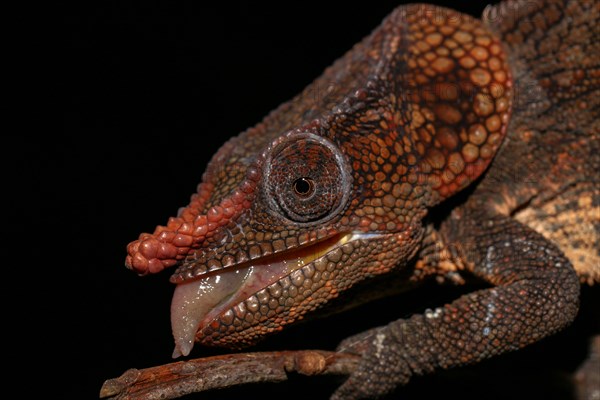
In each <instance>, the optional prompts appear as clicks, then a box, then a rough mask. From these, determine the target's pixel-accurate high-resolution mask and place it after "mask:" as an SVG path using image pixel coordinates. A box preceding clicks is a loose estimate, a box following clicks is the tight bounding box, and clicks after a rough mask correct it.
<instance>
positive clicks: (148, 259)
mask: <svg viewBox="0 0 600 400" xmlns="http://www.w3.org/2000/svg"><path fill="white" fill-rule="evenodd" d="M258 177H259V174H258V172H257V171H256V169H255V168H250V169H249V170H248V173H247V179H246V181H245V182H243V183H242V184H241V185H240V187H239V188H237V189H235V190H234V191H233V192H232V193H231V194H230V195H229V196H228V197H225V198H224V199H223V200H222V201H221V202H220V203H219V204H218V205H215V206H213V207H210V208H209V209H208V210H206V213H205V214H201V212H202V210H203V208H204V206H205V204H206V201H207V200H208V199H209V198H210V195H211V192H212V189H213V187H214V185H213V184H212V183H209V182H203V183H201V184H200V185H198V191H197V193H196V194H194V195H193V196H192V199H191V201H190V204H189V205H188V206H187V207H185V208H183V209H181V211H180V212H179V215H178V216H177V217H171V218H169V221H168V223H167V225H166V226H162V225H159V226H157V227H156V229H155V230H154V233H142V234H140V236H139V238H138V240H135V241H133V242H131V243H129V245H128V246H127V257H126V259H125V265H126V266H127V268H129V269H132V270H134V271H135V272H137V273H138V274H140V275H146V274H148V273H150V274H154V273H157V272H160V271H162V270H163V269H165V268H168V267H172V266H174V265H175V264H177V262H179V261H181V260H183V259H184V258H185V257H186V256H187V255H188V253H189V252H190V250H191V249H192V248H194V247H198V245H199V244H200V243H202V242H203V241H204V240H205V239H206V238H208V237H210V236H211V235H212V234H213V233H214V231H215V230H216V229H217V228H219V227H222V226H224V225H226V224H227V223H229V222H230V221H231V220H232V219H234V218H235V217H236V216H237V215H239V214H240V213H241V212H242V210H244V208H248V207H249V205H250V202H251V201H252V198H253V195H254V189H255V187H256V182H257V180H258Z"/></svg>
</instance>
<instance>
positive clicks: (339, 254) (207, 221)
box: [126, 129, 420, 357]
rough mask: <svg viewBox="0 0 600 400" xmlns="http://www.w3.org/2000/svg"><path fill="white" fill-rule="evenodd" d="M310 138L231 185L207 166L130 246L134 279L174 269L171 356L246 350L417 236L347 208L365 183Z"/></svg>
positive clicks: (283, 142)
mask: <svg viewBox="0 0 600 400" xmlns="http://www.w3.org/2000/svg"><path fill="white" fill-rule="evenodd" d="M316 131H319V129H313V132H308V131H291V132H289V133H287V134H285V135H282V136H281V137H279V138H277V139H275V140H274V141H272V142H271V143H270V144H268V145H267V146H266V148H265V149H264V150H263V151H262V152H260V153H259V154H258V156H257V158H256V159H255V160H254V162H252V163H251V165H249V166H248V167H247V168H246V169H245V177H244V179H242V180H241V181H240V182H239V183H238V184H237V185H235V186H230V182H229V181H227V180H223V181H218V182H217V181H213V180H216V177H218V176H221V174H220V173H216V172H215V171H216V170H217V169H218V168H217V169H215V168H210V167H209V169H208V170H209V171H210V173H208V174H206V175H205V177H204V183H202V184H201V185H200V187H199V193H198V194H196V195H195V196H194V197H193V198H192V202H191V204H190V205H189V206H188V207H186V208H185V209H183V210H182V211H180V215H179V216H178V217H177V218H171V220H170V221H169V224H168V225H167V226H166V227H160V226H159V227H157V229H156V231H155V233H154V234H142V235H141V236H140V239H139V240H137V241H135V242H132V243H131V244H130V245H129V247H128V250H129V256H128V257H127V262H126V263H127V265H128V266H129V267H130V268H132V269H134V270H135V271H137V272H138V273H140V274H146V273H152V272H158V271H160V270H162V269H163V268H165V267H168V266H171V265H175V264H178V265H179V266H178V268H177V270H176V271H175V273H174V275H173V276H172V277H171V281H172V282H174V283H175V284H177V287H176V289H175V293H174V296H173V301H172V305H171V322H172V329H173V335H174V338H175V351H174V353H173V356H174V357H177V356H180V355H187V354H189V352H190V351H191V349H192V347H193V344H194V342H195V341H198V342H201V343H203V344H206V345H220V346H227V347H242V346H245V345H249V344H252V343H254V342H256V341H257V340H259V339H260V338H262V337H263V336H265V335H266V334H268V333H271V332H275V331H278V330H281V329H282V328H283V326H285V325H287V324H289V323H291V322H293V321H295V320H297V319H301V318H303V316H304V315H305V314H306V313H307V312H310V311H311V310H314V309H316V308H318V307H319V306H321V305H323V304H324V303H326V302H327V301H328V300H330V299H332V298H335V297H337V296H338V294H339V293H340V292H342V291H343V290H345V289H347V288H349V287H351V286H352V285H353V284H354V283H356V282H358V281H360V280H362V279H364V278H366V277H368V276H373V275H375V274H379V273H382V272H386V271H389V269H390V268H392V267H395V266H396V265H397V264H398V263H399V261H400V260H402V259H405V258H409V257H410V255H411V253H412V252H413V251H414V249H415V248H416V242H417V238H418V236H419V234H420V230H419V229H415V228H414V227H411V226H410V225H406V226H401V225H396V224H391V223H390V224H378V226H377V228H382V229H372V228H374V226H373V224H374V222H373V220H372V217H374V213H376V212H379V211H376V210H375V208H373V207H371V208H372V210H371V209H367V210H366V211H365V210H363V211H362V212H361V211H358V210H359V209H357V208H356V207H350V205H351V204H355V205H356V204H358V203H359V202H364V200H365V195H366V194H367V193H365V192H364V191H363V190H361V189H360V188H359V187H358V185H357V184H356V183H355V182H356V181H361V180H362V179H363V178H361V177H360V176H355V175H356V174H358V171H355V170H353V169H352V167H351V166H350V165H349V164H348V161H349V159H348V157H347V156H346V155H345V154H344V153H343V152H342V151H340V149H339V147H338V146H337V145H336V144H335V143H333V142H332V141H331V140H329V139H327V138H326V137H324V136H322V135H320V134H318V132H316ZM222 159H225V158H223V157H216V158H215V159H214V160H213V162H219V160H222ZM220 185H226V186H228V187H231V190H230V191H229V193H228V194H227V195H225V196H224V197H222V198H220V199H218V198H217V197H216V196H215V193H223V192H224V191H226V190H224V189H222V188H221V186H220ZM206 187H210V188H211V190H210V191H207V190H205V188H206ZM215 201H218V204H214V205H211V203H214V202H215ZM367 203H368V202H367ZM357 211H358V214H360V215H363V217H361V216H359V215H357V213H356V212H357ZM371 212H372V213H373V215H371V214H370V213H371ZM387 228H390V229H387ZM373 254H384V255H385V257H382V256H377V257H373V256H372V255H373Z"/></svg>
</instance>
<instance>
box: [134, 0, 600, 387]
mask: <svg viewBox="0 0 600 400" xmlns="http://www.w3.org/2000/svg"><path fill="white" fill-rule="evenodd" d="M524 5H525V3H523V4H518V3H503V4H502V5H500V6H496V7H495V8H492V9H490V10H488V11H489V13H488V14H487V19H486V18H484V21H483V22H482V21H479V20H476V19H473V18H471V17H469V16H466V15H462V14H459V13H456V12H453V11H450V10H448V9H443V8H439V7H433V6H423V5H411V6H403V7H399V8H398V9H397V10H395V11H394V12H393V13H392V14H391V15H390V16H389V17H388V18H387V19H386V20H385V21H384V22H383V24H382V25H381V26H380V27H379V28H378V29H377V30H375V31H374V32H373V33H372V34H371V35H370V36H369V37H367V38H366V39H364V40H363V41H362V42H361V43H359V44H357V45H356V46H355V47H354V48H353V49H352V50H351V51H350V52H349V53H347V54H346V55H345V56H344V57H343V58H341V59H340V60H338V61H337V62H336V63H335V64H334V65H333V66H332V67H330V68H329V69H327V70H326V71H325V72H324V74H323V76H322V77H320V78H319V79H317V80H316V81H315V82H314V83H313V84H312V85H310V86H309V87H308V88H307V89H306V90H305V92H304V93H303V94H300V95H299V96H297V97H296V98H295V99H293V100H292V101H290V102H288V103H286V104H283V105H282V106H281V107H279V108H278V109H277V110H275V111H274V112H272V113H271V114H270V115H269V116H267V117H266V118H265V120H264V121H263V122H261V123H260V124H258V125H257V126H256V127H254V128H251V129H249V130H248V131H246V132H244V133H242V134H241V135H239V136H238V137H236V138H234V139H232V140H230V141H229V142H228V143H226V144H225V145H224V146H223V147H222V148H221V150H219V152H218V153H217V154H216V155H215V156H214V158H213V159H212V161H211V162H210V164H209V166H208V168H207V171H206V173H205V174H204V176H203V179H202V183H201V184H200V185H199V187H198V193H197V194H195V195H194V196H193V197H192V201H191V203H190V204H189V205H188V206H187V207H186V208H184V209H183V210H182V211H181V212H180V214H179V215H178V216H177V217H174V218H171V219H170V220H169V222H168V224H167V225H166V226H159V227H157V229H156V231H155V232H154V233H153V234H148V233H145V234H142V235H140V238H139V239H138V240H137V241H134V242H132V243H131V244H130V245H129V246H128V253H129V255H128V256H127V261H126V264H127V266H128V267H129V268H131V269H133V270H135V271H136V272H138V273H139V274H147V273H156V272H159V271H161V270H162V269H164V268H167V267H171V266H178V268H177V270H176V271H175V274H174V275H173V276H172V278H171V280H172V282H174V283H176V284H181V283H183V282H188V281H192V280H194V279H198V278H199V277H202V276H204V275H206V274H207V273H211V274H214V273H215V272H213V271H221V270H224V271H227V270H232V269H235V268H241V267H243V266H248V265H251V264H252V265H257V264H264V263H266V262H267V261H268V260H273V259H281V257H287V256H288V255H289V254H294V253H290V252H293V251H294V250H297V249H299V248H301V249H303V251H307V250H308V251H310V249H315V252H316V251H317V250H316V249H317V248H319V246H323V244H324V243H335V242H339V246H337V247H334V248H333V250H330V251H329V252H328V253H326V254H324V255H322V256H320V257H317V258H316V259H315V260H314V261H312V262H310V263H308V264H307V265H305V266H303V267H301V268H299V269H297V270H296V271H294V272H292V273H291V274H289V276H285V277H283V278H282V279H279V280H278V281H276V282H268V283H266V284H265V286H266V287H264V288H260V289H261V290H258V291H257V292H256V293H253V294H251V295H249V296H248V297H247V299H245V300H244V301H241V302H239V303H238V304H232V305H231V307H229V308H227V309H225V310H223V311H222V312H220V313H219V314H218V315H216V316H215V317H214V319H212V320H211V321H209V322H208V323H203V324H201V326H200V328H199V329H198V331H197V333H196V340H197V341H198V342H201V343H203V344H206V345H219V346H229V347H241V346H245V345H249V344H252V343H254V342H256V341H257V340H259V339H261V338H262V337H264V336H265V335H266V334H269V333H272V332H276V331H278V330H281V329H282V328H283V327H284V326H285V325H287V324H289V323H291V322H293V321H295V320H298V319H301V318H303V316H304V315H305V314H306V313H308V312H310V311H312V310H314V309H316V308H318V307H320V306H321V305H323V304H324V303H326V302H327V301H329V300H330V299H333V298H335V297H337V296H339V295H343V292H344V290H346V289H348V288H350V287H352V286H353V285H354V284H356V283H358V282H360V281H362V280H365V279H367V278H369V277H372V276H374V275H378V274H383V273H386V272H389V271H391V270H392V269H402V268H403V269H406V270H407V271H409V272H410V274H409V275H412V277H411V278H409V280H410V281H417V280H421V279H423V278H424V277H426V276H430V275H432V274H438V275H444V276H447V277H449V276H451V275H452V274H454V275H456V273H457V272H458V273H461V274H472V275H475V276H476V277H478V278H480V279H482V280H483V281H486V282H488V283H489V284H491V285H492V286H493V287H492V288H490V289H486V290H480V291H477V292H474V293H471V294H469V295H466V296H463V297H461V298H459V299H458V300H456V301H454V302H452V303H450V304H447V305H444V306H442V307H440V308H438V309H436V310H434V311H432V312H428V313H426V314H423V315H415V316H412V317H411V318H409V319H401V320H398V321H395V322H392V323H390V324H389V325H387V326H385V327H380V328H376V329H374V330H371V331H368V332H365V333H363V334H360V335H358V336H355V337H352V338H349V339H348V340H346V341H344V342H343V343H342V344H341V345H340V348H339V350H340V351H351V352H357V353H359V354H362V355H363V363H362V364H361V366H360V367H359V369H358V371H357V372H355V373H354V374H353V375H352V376H351V377H350V378H349V379H348V380H347V381H346V382H345V383H344V384H343V385H342V387H341V388H340V389H339V390H338V391H337V392H336V393H335V395H334V398H340V399H341V398H343V399H354V398H365V397H373V396H377V395H381V394H384V393H387V392H389V391H390V390H392V389H393V388H394V387H396V386H397V385H399V384H405V383H406V382H408V380H409V379H410V377H411V376H412V375H414V374H422V373H425V372H430V371H433V370H435V369H436V368H449V367H452V366H456V365H462V364H466V363H473V362H477V361H479V360H482V359H485V358H488V357H490V356H493V355H495V354H500V353H503V352H506V351H510V350H514V349H518V348H520V347H523V346H525V345H527V344H529V343H532V342H535V341H537V340H539V339H540V338H542V337H544V336H547V335H549V334H551V333H553V332H556V331H557V330H559V329H561V328H563V327H564V326H566V325H567V324H568V323H570V321H571V320H572V319H573V318H574V316H575V315H576V313H577V308H578V295H579V278H578V276H577V274H576V272H575V269H577V270H578V271H579V272H580V276H581V279H583V280H586V281H588V282H593V281H594V280H598V276H599V272H598V267H597V266H598V264H597V261H596V260H598V258H597V257H598V247H599V246H598V231H599V226H600V223H599V217H598V203H599V201H600V194H599V192H598V189H597V188H598V177H597V176H596V175H595V174H594V173H592V172H591V171H594V170H595V171H597V170H598V167H599V166H600V162H599V159H600V158H599V156H598V154H599V152H598V123H597V113H598V108H599V107H598V98H599V95H600V93H598V81H599V78H600V73H599V70H598V53H599V51H598V50H599V49H598V44H597V43H595V42H594V40H593V30H592V28H593V27H594V26H595V24H596V23H597V20H598V7H597V5H593V4H592V3H591V2H590V3H582V4H578V3H576V2H569V1H563V2H561V1H558V2H551V1H539V2H538V3H532V2H527V3H526V5H527V6H528V7H524ZM507 11H510V12H507ZM494 13H496V14H494ZM494 15H496V16H495V17H494ZM565 15H570V16H571V18H565ZM573 18H576V19H577V21H578V23H579V24H578V25H577V28H576V27H574V26H573V25H571V23H570V22H569V21H571V20H572V19H573ZM528 21H529V24H528ZM558 38H561V40H558ZM530 39H531V40H530ZM541 39H544V40H543V41H541V42H540V40H541ZM563 40H568V41H570V44H571V46H572V45H573V44H576V45H577V46H579V47H578V50H577V51H579V52H581V54H584V55H586V56H585V57H580V58H579V59H577V57H575V55H576V54H570V55H571V56H572V57H564V58H561V56H560V55H559V56H557V54H559V53H558V51H559V50H560V49H561V41H563ZM563 50H564V49H563ZM564 51H565V52H567V53H568V52H569V51H571V52H574V51H575V50H568V49H567V50H564ZM578 54H579V53H578ZM565 71H566V72H565ZM565 74H566V75H565ZM567 75H568V76H567ZM565 76H566V77H565ZM571 78H572V80H571V81H569V82H570V84H568V85H564V84H563V83H564V82H565V79H571ZM332 82H335V84H334V85H332V84H331V83H332ZM525 85H529V86H527V88H528V89H530V91H531V93H530V91H528V90H525ZM559 86H560V87H559ZM324 88H326V89H327V90H323V89H324ZM316 89H321V90H319V91H320V92H324V95H323V96H322V97H321V98H320V99H318V101H317V102H315V101H314V100H313V97H312V96H307V95H306V93H311V92H313V91H315V90H316ZM515 89H517V90H519V89H521V90H524V93H526V94H528V95H530V96H531V97H530V98H529V100H527V99H526V96H525V97H524V93H521V94H519V93H516V94H515ZM559 89H560V90H559ZM574 111H577V114H576V113H575V112H574ZM511 114H512V115H511ZM507 136H508V137H507ZM505 137H507V138H506V139H505ZM594 149H595V150H594ZM494 157H495V158H494ZM532 157H535V158H532ZM493 159H494V162H493V165H492V167H491V168H490V169H489V170H488V172H487V173H486V174H485V176H484V171H486V169H487V168H488V166H489V165H490V163H491V162H492V160H493ZM532 160H533V161H535V165H533V163H532ZM586 163H588V164H586ZM586 165H587V166H586ZM523 171H525V172H526V174H527V177H528V178H531V181H527V180H524V179H515V176H516V175H515V174H516V173H522V172H523ZM586 171H587V172H586ZM483 176H484V177H483ZM482 177H483V178H482ZM478 178H479V179H478ZM470 185H471V186H473V185H476V188H475V189H474V190H473V191H472V192H471V194H470V195H469V197H468V199H467V200H466V201H465V202H463V203H462V204H459V205H457V206H455V209H454V210H453V211H452V213H450V214H449V215H448V216H446V217H443V219H442V220H437V221H435V220H432V218H430V217H429V216H428V211H429V210H430V209H431V208H432V207H434V206H436V205H438V204H440V203H441V202H443V201H444V200H446V199H448V198H450V197H452V196H453V195H455V194H457V193H458V192H460V191H461V190H462V189H464V188H466V187H467V186H470ZM577 196H579V200H577ZM582 199H583V200H582ZM560 210H562V211H565V212H567V213H570V214H569V215H571V216H573V217H574V218H575V217H576V220H577V224H578V225H575V224H574V223H573V222H575V221H574V220H573V218H571V219H564V218H562V219H561V218H560V216H559V215H557V212H558V211H560ZM578 227H579V228H578ZM581 227H583V229H584V232H588V233H591V234H589V235H586V234H585V233H583V234H581V233H579V232H581V231H580V229H581ZM585 229H587V231H585ZM565 232H570V234H569V233H565ZM578 233H579V238H578V239H579V241H578V242H576V243H575V242H573V241H572V240H571V241H570V240H569V237H572V236H573V235H575V234H578ZM350 234H353V235H354V236H348V235H350ZM344 235H346V236H344ZM343 237H345V238H346V239H344V241H343V242H340V240H341V238H343ZM348 237H350V239H349V240H347V238H348ZM575 255H576V256H577V257H574V256H575ZM574 266H575V268H574Z"/></svg>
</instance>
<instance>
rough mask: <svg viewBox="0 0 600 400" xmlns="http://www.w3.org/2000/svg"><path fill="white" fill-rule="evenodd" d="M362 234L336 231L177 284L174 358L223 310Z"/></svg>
mask: <svg viewBox="0 0 600 400" xmlns="http://www.w3.org/2000/svg"><path fill="white" fill-rule="evenodd" d="M364 235H365V234H359V233H346V234H337V235H334V236H332V237H330V238H328V239H325V240H322V241H319V242H316V243H313V244H309V245H306V246H303V247H300V248H297V249H294V250H290V251H287V252H282V253H279V254H276V255H273V256H267V257H264V258H260V259H256V260H252V261H250V262H247V263H243V264H239V265H236V266H231V267H227V268H224V269H222V270H218V271H214V272H213V273H207V274H205V275H203V276H201V277H199V278H198V279H195V280H192V281H185V282H183V283H180V284H178V285H177V287H176V289H175V293H174V294H173V300H172V302H171V327H172V330H173V337H174V339H175V350H174V351H173V358H177V357H179V356H181V355H184V356H187V355H188V354H189V353H190V351H191V350H192V348H193V346H194V340H195V337H196V333H197V332H198V331H199V330H201V329H202V328H203V327H205V326H207V325H208V324H209V323H210V322H212V321H213V320H214V319H215V318H216V317H217V316H219V315H220V314H221V313H222V312H224V311H227V310H228V309H230V308H231V307H233V306H234V305H236V304H238V303H240V302H242V301H244V300H246V299H247V298H248V297H250V296H252V295H253V294H254V293H256V292H258V291H260V290H262V289H264V288H265V287H267V286H269V285H271V284H272V283H275V282H277V281H279V280H281V279H283V278H284V277H285V276H287V275H289V274H291V273H292V272H294V271H296V270H297V269H300V268H302V267H304V266H306V265H308V264H310V263H313V262H315V261H317V260H318V259H320V258H322V257H323V256H325V255H327V254H328V253H330V252H331V251H334V250H335V249H337V248H339V247H340V246H343V245H344V244H345V243H347V242H349V241H351V240H355V239H358V238H360V237H362V236H364ZM367 235H368V234H367Z"/></svg>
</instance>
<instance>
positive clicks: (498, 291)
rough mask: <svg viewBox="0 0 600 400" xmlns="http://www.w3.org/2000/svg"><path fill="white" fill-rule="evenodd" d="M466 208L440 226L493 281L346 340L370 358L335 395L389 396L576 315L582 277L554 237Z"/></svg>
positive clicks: (345, 345)
mask: <svg viewBox="0 0 600 400" xmlns="http://www.w3.org/2000/svg"><path fill="white" fill-rule="evenodd" d="M466 214H467V211H466V209H462V210H461V209H457V210H455V212H454V213H453V214H452V216H451V218H450V219H449V220H448V221H446V223H445V225H443V226H442V227H441V229H440V233H441V235H442V236H443V237H444V239H445V240H446V241H447V242H448V243H456V242H459V243H460V245H457V247H458V248H460V249H461V252H462V253H463V254H462V257H463V258H464V259H465V265H466V266H467V270H469V271H470V272H472V273H473V274H474V275H476V276H477V277H479V278H481V279H483V280H485V281H486V282H489V283H490V284H492V285H493V287H492V288H490V289H484V290H479V291H476V292H473V293H470V294H467V295H464V296H462V297H460V298H459V299H457V300H455V301H454V302H452V303H450V304H446V305H444V306H442V307H439V308H437V309H435V310H433V311H428V312H426V313H425V314H420V315H414V316H412V317H410V318H408V319H400V320H397V321H394V322H392V323H390V324H389V325H387V326H383V327H379V328H375V329H372V330H369V331H367V332H363V333H361V334H358V335H356V336H353V337H350V338H348V339H346V340H344V341H343V342H342V343H341V344H340V346H339V348H338V350H339V351H346V352H356V353H359V354H361V355H362V356H363V359H362V363H361V365H360V367H359V368H358V370H357V371H356V372H355V373H354V374H353V375H351V376H350V377H349V378H348V380H347V381H346V382H345V383H344V384H343V385H342V386H341V387H340V388H339V389H338V390H337V391H336V392H335V393H334V395H333V397H332V398H333V399H336V400H340V399H359V398H371V397H375V396H378V395H382V394H385V393H388V392H390V391H391V390H393V389H394V388H395V387H396V386H398V385H403V384H406V383H407V382H408V381H409V380H410V377H411V376H412V375H421V374H424V373H429V372H431V371H433V370H435V369H438V368H450V367H454V366H459V365H465V364H470V363H475V362H478V361H480V360H483V359H485V358H489V357H491V356H493V355H496V354H500V353H504V352H507V351H511V350H516V349H518V348H521V347H523V346H526V345H528V344H530V343H533V342H536V341H537V340H539V339H541V338H542V337H544V336H547V335H549V334H551V333H553V332H556V331H558V330H560V329H561V328H563V327H564V326H566V325H567V324H569V323H570V322H571V321H572V320H573V318H574V317H575V315H576V314H577V310H578V298H579V281H578V278H577V276H576V274H575V271H574V269H573V267H572V266H571V264H570V263H569V261H568V260H567V259H566V258H565V257H564V256H563V254H562V253H561V252H560V251H559V250H558V249H557V248H556V247H555V246H554V245H553V244H552V243H550V242H549V241H547V240H546V239H544V237H543V236H541V235H540V234H538V233H537V232H535V231H533V230H531V229H530V228H528V227H526V226H524V225H522V224H520V223H519V222H517V221H515V220H513V219H511V218H509V217H505V216H490V215H485V214H484V213H481V212H477V213H476V214H477V215H473V214H475V213H470V214H471V215H466ZM469 221H473V222H469Z"/></svg>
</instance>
